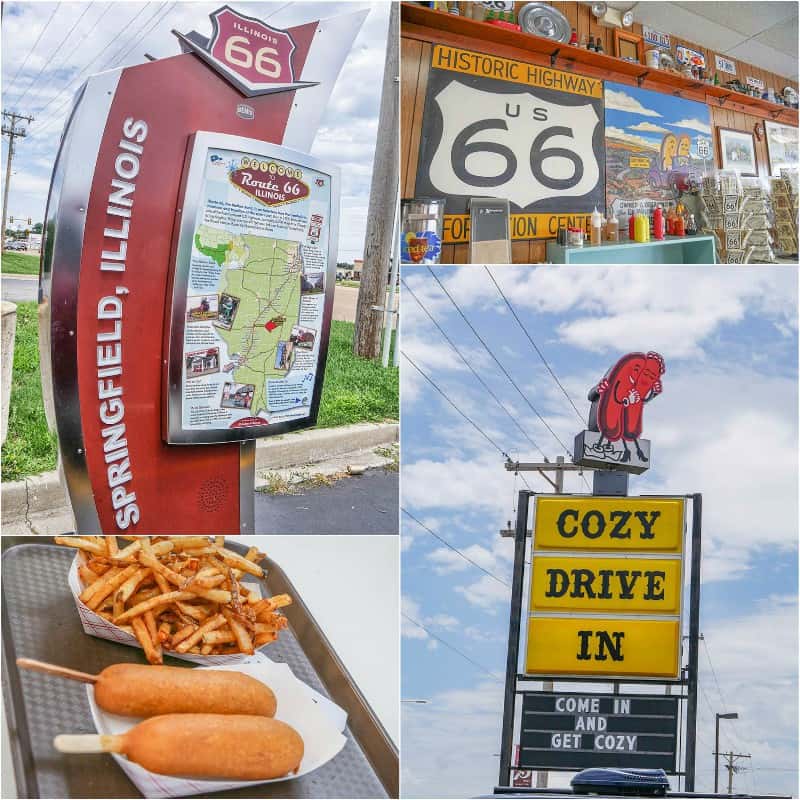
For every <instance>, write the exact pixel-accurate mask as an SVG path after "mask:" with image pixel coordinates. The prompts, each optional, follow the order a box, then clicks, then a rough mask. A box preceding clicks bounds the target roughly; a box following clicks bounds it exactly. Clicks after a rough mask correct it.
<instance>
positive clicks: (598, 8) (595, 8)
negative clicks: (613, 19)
mask: <svg viewBox="0 0 800 800" xmlns="http://www.w3.org/2000/svg"><path fill="white" fill-rule="evenodd" d="M606 11H608V3H592V14H594V16H595V17H597V19H600V17H603V16H605V13H606Z"/></svg>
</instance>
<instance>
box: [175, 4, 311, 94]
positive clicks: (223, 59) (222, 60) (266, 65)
mask: <svg viewBox="0 0 800 800" xmlns="http://www.w3.org/2000/svg"><path fill="white" fill-rule="evenodd" d="M210 16H211V24H212V26H213V30H212V33H211V37H210V38H209V39H205V38H204V37H202V36H200V34H198V33H196V32H195V31H192V32H191V33H188V34H186V35H184V34H181V33H178V32H177V31H173V32H174V33H175V35H176V36H177V37H178V39H179V40H180V42H181V44H182V45H183V46H184V47H185V48H186V49H187V50H189V51H191V52H193V53H195V54H196V55H198V56H200V58H202V59H203V60H204V61H206V62H208V63H209V64H210V65H211V66H213V67H214V68H215V69H217V70H218V71H219V72H220V73H222V75H224V76H225V78H226V79H227V80H228V81H230V82H231V83H232V84H233V85H234V86H236V88H238V89H239V90H240V91H241V92H242V94H244V95H246V96H247V97H255V96H257V95H261V94H270V93H273V92H285V91H289V90H294V89H302V88H305V87H307V86H316V85H317V83H314V82H309V81H295V79H294V73H295V70H294V65H293V62H292V57H293V55H294V52H295V49H296V45H295V42H294V39H293V38H292V36H291V34H290V33H289V31H285V30H279V29H277V28H273V27H271V26H270V25H267V24H266V23H265V22H261V20H258V19H256V18H255V17H248V16H247V15H246V14H242V13H241V12H240V11H235V10H234V9H232V8H231V7H230V6H222V8H218V9H217V10H216V11H214V12H213V13H212V14H211V15H210Z"/></svg>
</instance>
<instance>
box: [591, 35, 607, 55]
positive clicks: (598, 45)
mask: <svg viewBox="0 0 800 800" xmlns="http://www.w3.org/2000/svg"><path fill="white" fill-rule="evenodd" d="M594 49H595V50H596V51H597V52H598V53H605V50H604V49H603V43H602V42H601V41H600V37H599V36H598V37H597V40H596V41H595V43H594Z"/></svg>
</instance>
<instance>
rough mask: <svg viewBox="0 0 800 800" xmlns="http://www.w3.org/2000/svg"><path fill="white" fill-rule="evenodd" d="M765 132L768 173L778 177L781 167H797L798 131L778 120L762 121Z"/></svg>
mask: <svg viewBox="0 0 800 800" xmlns="http://www.w3.org/2000/svg"><path fill="white" fill-rule="evenodd" d="M764 129H765V131H766V134H767V155H768V156H769V174H770V175H772V176H774V177H776V178H777V177H778V176H779V175H780V174H781V167H795V168H796V167H797V165H798V163H800V159H798V154H797V151H798V133H797V128H794V127H792V126H791V125H781V123H780V122H767V121H765V122H764Z"/></svg>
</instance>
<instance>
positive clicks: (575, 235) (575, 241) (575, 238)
mask: <svg viewBox="0 0 800 800" xmlns="http://www.w3.org/2000/svg"><path fill="white" fill-rule="evenodd" d="M567 241H568V242H569V246H570V247H583V231H582V230H581V229H580V228H568V229H567Z"/></svg>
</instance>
